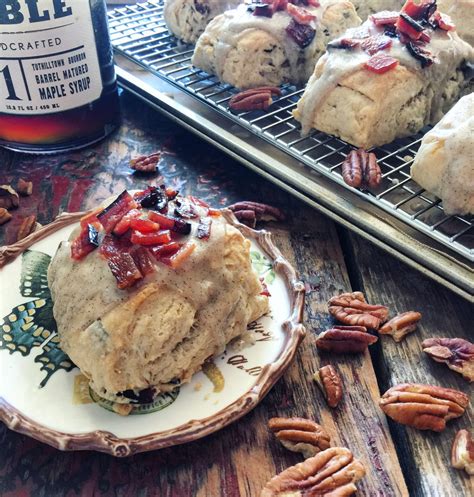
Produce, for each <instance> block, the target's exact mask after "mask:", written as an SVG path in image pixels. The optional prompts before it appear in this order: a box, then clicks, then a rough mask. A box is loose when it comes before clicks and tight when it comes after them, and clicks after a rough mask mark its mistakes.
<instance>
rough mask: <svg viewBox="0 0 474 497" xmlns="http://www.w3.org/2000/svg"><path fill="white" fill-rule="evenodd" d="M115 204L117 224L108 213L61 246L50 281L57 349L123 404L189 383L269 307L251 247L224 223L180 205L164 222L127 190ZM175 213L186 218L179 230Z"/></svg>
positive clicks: (196, 206)
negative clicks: (92, 236) (92, 238)
mask: <svg viewBox="0 0 474 497" xmlns="http://www.w3.org/2000/svg"><path fill="white" fill-rule="evenodd" d="M155 190H156V189H155ZM158 190H159V189H158ZM178 202H179V204H180V205H181V207H179V204H178ZM112 205H113V206H114V207H113V208H114V209H115V210H116V211H117V212H118V214H117V212H116V213H115V214H114V216H115V218H114V217H113V216H112V214H113V213H112V214H110V210H106V211H103V212H105V214H99V215H97V218H98V219H99V222H97V218H93V219H92V220H90V221H88V220H85V221H83V222H82V225H81V227H79V228H78V229H76V230H75V231H74V232H73V233H72V235H71V237H70V239H69V241H66V242H63V243H62V244H61V245H60V247H59V248H58V251H57V253H56V254H55V256H54V258H53V260H52V262H51V265H50V268H49V272H48V283H49V287H50V289H51V295H52V298H53V302H54V307H53V312H54V317H55V319H56V323H57V326H58V333H59V337H60V345H61V348H62V349H63V350H64V352H66V353H67V354H68V355H69V357H70V358H71V360H72V361H73V362H74V363H75V364H76V365H77V366H78V367H79V368H80V369H81V372H82V373H83V374H84V375H85V376H86V377H87V378H89V380H90V386H91V388H92V389H93V390H94V391H95V392H96V393H97V394H99V395H100V396H102V397H104V398H107V399H109V400H112V401H113V402H118V403H125V404H126V403H130V402H131V401H133V400H134V399H137V398H139V397H140V392H143V391H146V392H148V394H147V396H148V397H150V392H151V396H152V397H153V396H154V395H156V394H158V393H159V392H160V391H167V390H171V389H173V388H175V387H176V385H177V384H182V383H185V382H187V381H189V380H190V378H191V376H192V375H193V374H194V373H195V372H197V371H199V370H200V369H201V366H202V364H203V363H204V362H205V361H206V360H207V359H208V358H210V357H212V356H213V355H215V354H218V353H221V352H222V351H223V350H224V348H225V346H226V344H227V343H228V342H229V341H230V340H232V339H233V338H235V337H237V336H239V335H242V334H243V333H244V332H245V331H246V329H247V325H248V323H250V322H252V321H254V320H256V319H258V318H259V317H261V316H262V315H263V314H265V313H266V312H267V311H268V309H269V302H268V297H267V296H266V294H265V292H264V291H263V287H262V284H261V282H260V280H259V278H258V276H257V274H256V273H255V271H254V270H253V268H252V266H251V259H250V242H249V240H247V239H246V238H244V237H243V235H242V234H241V233H240V231H239V230H237V229H236V228H235V227H234V226H232V225H231V224H229V223H228V222H227V221H226V220H225V217H224V216H223V215H218V214H219V213H218V212H213V213H211V214H209V210H208V209H207V208H206V207H205V206H203V205H202V204H201V203H200V202H198V203H195V201H194V199H187V198H183V197H177V198H176V200H174V201H171V200H170V201H169V202H167V205H168V207H167V208H166V207H165V208H164V209H163V208H161V209H160V212H161V214H159V213H158V214H156V212H155V211H153V212H154V214H149V211H148V209H145V208H140V207H138V208H136V206H135V205H134V201H133V199H132V200H130V195H128V194H127V193H126V192H124V194H122V195H121V196H120V197H118V199H116V200H115V202H114V204H112ZM146 205H150V204H149V203H148V204H146ZM183 205H184V209H185V212H184V211H183V210H182V209H183V208H182V206H183ZM117 206H118V207H117ZM117 209H118V210H117ZM130 209H131V210H130ZM152 209H157V207H156V206H152ZM178 209H181V211H180V212H184V215H186V216H187V217H185V218H180V219H179V220H178V221H177V223H178V224H176V225H174V224H173V223H174V222H175V221H173V216H178ZM137 212H138V214H137ZM163 212H167V214H166V216H165V217H168V219H171V221H169V220H168V221H167V220H166V219H165V218H164V217H163ZM186 212H187V213H188V214H186ZM190 212H191V214H193V217H192V218H189V213H190ZM124 214H125V215H124ZM153 215H154V216H155V217H152V216H153ZM117 216H118V217H117ZM126 216H128V217H129V218H131V219H128V218H127V217H126ZM132 216H134V217H132ZM138 216H139V217H138ZM147 216H148V217H147ZM160 216H161V217H160ZM108 218H111V221H110V220H109V219H108ZM157 218H159V219H158V220H157ZM117 219H121V220H120V221H118V223H116V224H113V223H115V222H116V221H117ZM137 219H138V223H137ZM123 220H125V221H123ZM127 220H128V221H127ZM144 220H145V223H143V221H144ZM153 220H154V221H153ZM124 222H125V226H122V225H123V223H124ZM127 222H129V226H130V229H127ZM150 222H152V223H153V222H155V223H156V222H158V223H159V225H160V227H161V228H163V227H166V226H167V224H168V223H170V226H171V227H170V229H171V232H169V231H168V232H167V234H166V232H165V234H164V233H163V230H161V231H159V232H150V231H148V230H149V229H151V228H153V226H152V225H150ZM121 223H122V224H121ZM130 223H131V224H130ZM203 223H204V224H203ZM209 223H211V224H210V225H209ZM142 225H143V226H142ZM89 226H92V227H96V228H97V229H98V231H99V235H98V240H99V241H98V244H99V247H98V248H94V247H92V246H89V245H88V243H89V242H88V240H89V239H88V230H89V229H90V228H89ZM150 226H151V228H150ZM173 226H175V227H174V228H173ZM186 226H187V228H186ZM206 226H210V229H208V228H206ZM124 229H125V231H124ZM173 229H177V230H178V232H176V231H173ZM189 229H191V231H190V233H189V234H182V235H179V233H185V232H186V231H188V230H189ZM111 230H113V231H112V232H111ZM139 230H142V232H140V231H139ZM105 233H108V234H105ZM170 235H172V236H173V238H172V240H171V241H170ZM206 236H207V237H206ZM154 237H156V238H154ZM149 242H156V243H155V244H154V245H150V244H149ZM173 245H175V246H174V247H173ZM176 245H177V246H176ZM163 247H164V248H163ZM180 254H181V255H180Z"/></svg>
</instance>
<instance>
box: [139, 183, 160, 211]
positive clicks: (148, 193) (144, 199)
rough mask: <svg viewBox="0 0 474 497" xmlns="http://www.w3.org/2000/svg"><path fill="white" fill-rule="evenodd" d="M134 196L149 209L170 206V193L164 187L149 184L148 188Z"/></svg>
mask: <svg viewBox="0 0 474 497" xmlns="http://www.w3.org/2000/svg"><path fill="white" fill-rule="evenodd" d="M134 198H135V200H136V201H137V202H139V203H140V205H141V206H142V207H146V208H148V209H156V210H158V211H162V210H164V209H166V207H167V206H168V195H167V194H166V191H165V189H164V187H163V188H158V187H157V186H149V187H148V188H147V189H146V190H143V191H141V192H137V193H135V195H134Z"/></svg>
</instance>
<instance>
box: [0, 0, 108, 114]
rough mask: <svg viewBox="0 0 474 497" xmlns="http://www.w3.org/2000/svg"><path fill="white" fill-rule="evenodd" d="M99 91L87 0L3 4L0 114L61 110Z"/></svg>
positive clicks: (0, 9) (5, 0)
mask: <svg viewBox="0 0 474 497" xmlns="http://www.w3.org/2000/svg"><path fill="white" fill-rule="evenodd" d="M101 92H102V78H101V75H100V66H99V61H98V57H97V50H96V44H95V38H94V31H93V26H92V20H91V10H90V6H89V1H88V0H0V112H4V113H7V114H9V113H10V114H49V113H53V112H61V111H65V110H68V109H74V108H76V107H80V106H82V105H85V104H88V103H90V102H93V101H94V100H97V99H98V98H99V97H100V95H101Z"/></svg>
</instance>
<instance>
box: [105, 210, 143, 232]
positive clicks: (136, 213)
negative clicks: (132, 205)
mask: <svg viewBox="0 0 474 497" xmlns="http://www.w3.org/2000/svg"><path fill="white" fill-rule="evenodd" d="M141 215H142V213H141V211H140V210H139V209H132V210H131V211H128V212H127V214H125V216H123V217H122V219H121V220H120V221H119V222H118V223H117V224H116V225H115V228H114V230H113V232H112V233H113V234H114V235H119V236H120V235H123V234H124V233H126V232H127V231H128V230H129V229H130V223H131V222H132V219H136V218H139V217H140V216H141Z"/></svg>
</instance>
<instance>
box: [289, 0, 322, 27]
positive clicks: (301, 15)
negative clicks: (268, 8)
mask: <svg viewBox="0 0 474 497" xmlns="http://www.w3.org/2000/svg"><path fill="white" fill-rule="evenodd" d="M286 10H287V12H288V14H290V16H291V17H292V18H293V19H294V20H295V21H296V22H298V23H300V24H309V23H310V22H311V21H314V20H315V19H316V16H315V15H314V14H311V12H309V11H308V10H306V9H304V8H302V7H297V6H296V5H294V4H292V3H289V4H288V6H287V7H286Z"/></svg>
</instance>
